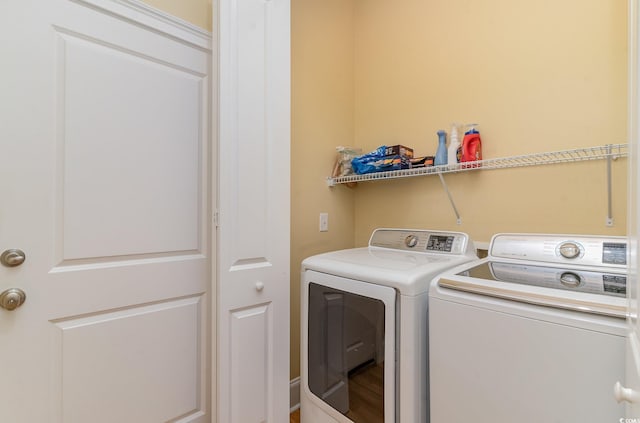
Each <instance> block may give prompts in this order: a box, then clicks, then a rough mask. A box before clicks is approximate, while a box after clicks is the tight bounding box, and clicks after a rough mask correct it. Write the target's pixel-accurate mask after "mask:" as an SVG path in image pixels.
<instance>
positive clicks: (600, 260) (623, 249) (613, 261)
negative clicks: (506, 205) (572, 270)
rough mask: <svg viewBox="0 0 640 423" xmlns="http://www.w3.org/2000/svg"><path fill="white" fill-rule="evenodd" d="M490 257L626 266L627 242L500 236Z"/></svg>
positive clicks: (602, 238) (588, 237)
mask: <svg viewBox="0 0 640 423" xmlns="http://www.w3.org/2000/svg"><path fill="white" fill-rule="evenodd" d="M489 255H490V256H491V257H499V258H512V259H518V260H526V261H542V262H548V263H571V264H575V265H581V266H601V267H602V266H604V267H609V266H611V267H626V265H627V240H626V238H624V237H607V236H600V235H544V234H498V235H495V236H494V237H493V239H492V240H491V246H490V248H489Z"/></svg>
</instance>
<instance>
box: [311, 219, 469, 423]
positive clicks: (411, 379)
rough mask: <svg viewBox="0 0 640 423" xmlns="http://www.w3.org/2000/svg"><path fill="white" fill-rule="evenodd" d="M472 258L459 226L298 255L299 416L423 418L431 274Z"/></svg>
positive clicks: (377, 234)
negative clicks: (299, 263)
mask: <svg viewBox="0 0 640 423" xmlns="http://www.w3.org/2000/svg"><path fill="white" fill-rule="evenodd" d="M476 258H477V257H476V255H475V251H474V248H473V245H472V243H471V242H470V240H469V237H468V236H467V235H466V234H463V233H460V232H442V231H431V230H405V229H377V230H375V231H374V232H373V234H372V235H371V238H370V240H369V246H368V247H364V248H355V249H348V250H341V251H334V252H329V253H325V254H320V255H317V256H313V257H309V258H307V259H306V260H304V261H303V263H302V287H301V291H302V294H301V295H302V298H301V318H302V325H301V326H302V329H301V332H302V336H301V395H300V397H301V399H300V403H301V418H302V422H303V423H328V422H354V423H377V422H380V423H392V422H395V423H424V422H426V421H428V415H429V412H428V398H429V394H428V383H427V382H428V362H427V354H428V336H427V328H428V321H427V307H428V290H429V283H430V281H431V279H433V277H434V276H435V275H436V274H438V273H441V272H443V271H444V270H445V269H448V268H451V267H454V266H456V265H459V264H461V263H464V262H468V261H471V260H474V259H476Z"/></svg>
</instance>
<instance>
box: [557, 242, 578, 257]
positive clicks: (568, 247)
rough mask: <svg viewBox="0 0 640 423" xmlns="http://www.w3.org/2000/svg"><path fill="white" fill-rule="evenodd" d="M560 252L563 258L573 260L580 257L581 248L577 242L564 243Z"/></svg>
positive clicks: (559, 249)
mask: <svg viewBox="0 0 640 423" xmlns="http://www.w3.org/2000/svg"><path fill="white" fill-rule="evenodd" d="M558 251H559V252H560V255H561V256H562V257H564V258H568V259H572V258H576V257H578V256H579V255H580V246H579V245H578V244H576V243H575V242H563V243H562V244H561V245H560V248H558Z"/></svg>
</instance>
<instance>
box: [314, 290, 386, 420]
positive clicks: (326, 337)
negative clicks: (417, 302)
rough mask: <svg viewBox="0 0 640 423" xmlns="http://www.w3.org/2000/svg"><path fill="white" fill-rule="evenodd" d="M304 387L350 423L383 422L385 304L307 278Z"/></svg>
mask: <svg viewBox="0 0 640 423" xmlns="http://www.w3.org/2000/svg"><path fill="white" fill-rule="evenodd" d="M308 324H309V327H308V334H309V336H308V342H309V344H308V375H309V389H310V390H311V392H313V393H314V394H315V395H316V396H317V397H318V398H320V399H321V400H323V401H324V402H325V403H327V404H329V405H330V406H331V407H333V408H334V409H336V410H337V411H339V412H340V413H342V414H343V415H345V416H347V417H348V418H349V419H350V420H351V421H353V422H355V423H383V422H384V414H385V413H384V411H385V410H384V396H385V383H384V368H385V366H386V365H392V366H393V365H394V363H385V360H384V357H385V348H384V345H385V342H384V340H385V329H384V328H385V305H384V303H383V302H382V301H380V300H378V299H375V298H369V297H364V296H361V295H357V294H354V293H351V292H346V291H343V290H340V289H334V288H329V287H326V286H323V285H319V284H316V283H310V284H309V323H308Z"/></svg>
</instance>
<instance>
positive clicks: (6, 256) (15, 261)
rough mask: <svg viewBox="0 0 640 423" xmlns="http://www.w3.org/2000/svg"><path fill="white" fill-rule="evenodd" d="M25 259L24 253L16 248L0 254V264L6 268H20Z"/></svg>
mask: <svg viewBox="0 0 640 423" xmlns="http://www.w3.org/2000/svg"><path fill="white" fill-rule="evenodd" d="M26 257H27V256H26V255H25V254H24V251H22V250H19V249H17V248H11V249H9V250H4V251H3V252H2V255H0V263H2V264H3V265H5V266H7V267H15V266H20V265H21V264H22V263H24V260H25V259H26Z"/></svg>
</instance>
